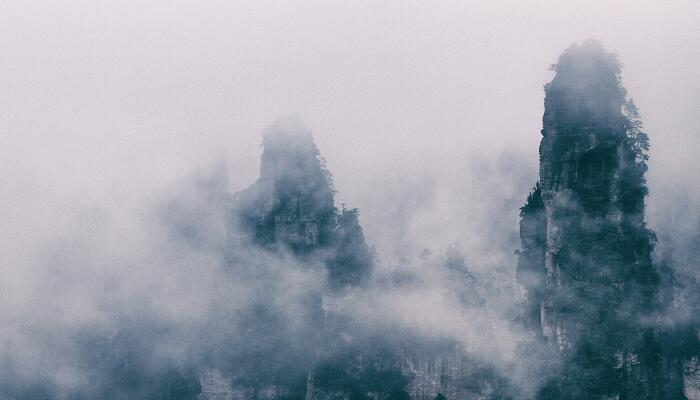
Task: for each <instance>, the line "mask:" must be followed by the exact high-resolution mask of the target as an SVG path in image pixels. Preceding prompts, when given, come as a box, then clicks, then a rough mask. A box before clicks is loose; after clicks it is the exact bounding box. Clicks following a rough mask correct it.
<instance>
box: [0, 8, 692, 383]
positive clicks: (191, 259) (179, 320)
mask: <svg viewBox="0 0 700 400" xmlns="http://www.w3.org/2000/svg"><path fill="white" fill-rule="evenodd" d="M698 20H700V4H699V3H698V2H697V1H694V0H688V1H669V2H665V3H664V4H663V6H660V5H659V3H658V2H653V1H614V2H604V1H558V2H546V1H507V2H505V1H504V2H489V3H488V4H486V3H484V2H480V3H476V2H457V1H455V2H438V3H436V2H429V3H428V2H406V1H385V2H381V3H377V2H370V1H348V2H325V1H304V2H281V1H280V2H258V1H251V2H219V1H198V2H186V1H172V2H150V3H149V4H148V5H145V4H142V3H138V2H78V1H54V2H43V1H7V2H4V3H3V4H1V5H0V54H1V55H2V58H1V59H0V60H1V61H0V109H1V110H2V112H0V185H1V187H2V191H1V192H0V253H1V254H2V265H1V266H0V293H2V294H0V321H2V328H0V342H2V343H3V347H5V348H6V349H9V350H7V351H5V350H3V352H2V356H1V358H2V360H3V361H2V362H3V363H4V364H5V365H13V366H14V367H15V370H16V371H14V373H16V374H18V376H20V375H26V376H29V377H31V379H36V380H40V379H42V378H41V376H43V374H47V375H51V377H52V378H51V381H52V382H54V383H56V382H57V384H58V385H59V386H65V387H75V386H79V385H82V384H85V382H82V381H81V379H83V376H82V373H81V372H80V371H77V372H76V371H75V370H74V369H75V368H77V367H76V366H75V363H71V362H70V361H67V360H70V359H71V358H73V357H76V358H77V356H76V352H78V350H76V348H74V347H73V346H76V344H75V343H74V342H73V339H72V337H73V335H75V334H78V333H79V331H82V330H95V331H99V332H109V331H110V330H111V331H117V330H118V329H120V328H121V327H123V326H126V325H129V324H132V323H134V322H133V321H134V320H138V319H139V318H143V319H146V320H150V321H151V322H149V324H150V323H153V324H154V325H158V324H159V323H161V321H165V322H162V324H163V325H167V326H168V327H169V328H168V329H167V330H168V332H169V333H168V334H166V335H165V336H164V338H163V340H162V341H161V342H160V343H159V346H156V347H157V348H156V349H155V350H153V351H154V353H156V354H157V357H161V356H162V357H163V359H164V360H163V362H164V363H166V364H178V362H180V363H184V361H183V359H185V358H187V357H189V355H188V354H190V353H188V352H186V351H185V350H183V349H191V348H193V347H197V346H202V347H203V348H206V347H207V346H210V347H211V348H216V346H217V344H216V343H213V344H210V343H208V344H206V345H201V342H202V341H206V340H211V341H213V342H214V341H215V340H216V339H215V338H214V339H211V338H210V339H203V336H201V335H204V332H201V331H200V330H198V329H197V328H196V327H199V326H201V325H202V324H205V323H206V321H208V320H209V319H210V318H213V317H212V315H214V316H216V315H219V313H222V314H227V313H228V314H232V315H235V316H236V317H235V318H238V316H239V315H241V314H239V313H238V312H237V311H236V310H241V309H244V308H245V307H246V306H248V305H250V304H251V302H253V299H255V300H257V299H258V298H259V292H265V291H267V290H270V287H268V286H266V285H267V284H268V283H269V282H271V280H270V279H266V277H262V278H260V277H258V276H257V275H256V273H254V272H251V271H250V270H249V269H248V267H246V266H247V265H258V264H260V263H267V265H271V266H273V267H271V268H272V270H267V271H266V272H265V274H271V275H270V276H283V278H282V279H280V282H279V283H277V284H279V285H282V286H283V287H281V288H280V287H273V289H274V290H275V291H277V292H278V293H279V296H278V297H275V298H273V299H271V300H270V301H272V302H278V303H279V304H282V305H284V307H290V308H294V307H295V306H296V305H297V304H301V303H303V299H301V298H303V294H300V292H299V291H300V290H301V288H309V287H313V286H314V285H318V284H319V283H318V282H319V279H320V278H319V275H318V274H321V272H319V269H317V268H316V269H314V268H312V269H310V270H309V269H304V268H296V267H294V268H291V269H290V268H285V267H286V266H289V265H293V264H294V263H295V261H293V260H291V259H284V261H283V262H282V263H280V262H279V260H274V261H270V260H268V261H264V260H263V261H261V260H260V259H259V257H260V255H259V254H257V253H256V254H249V255H246V256H245V257H243V261H241V264H240V265H242V266H240V268H241V269H240V270H237V271H239V272H241V271H244V272H241V274H242V275H241V276H245V277H246V278H241V279H234V280H229V279H227V278H226V277H227V276H229V275H227V273H225V272H223V271H221V268H222V267H221V265H220V264H219V262H218V258H217V254H218V252H220V251H221V248H222V247H223V246H224V242H225V240H226V236H227V233H226V227H225V226H224V224H225V223H226V220H225V218H226V207H227V204H228V203H227V202H228V201H229V200H228V199H229V196H231V195H232V194H233V193H235V192H237V191H239V190H242V189H244V188H245V187H247V186H249V185H250V184H251V183H253V182H254V181H255V179H256V177H257V176H258V174H259V169H260V161H259V157H260V152H261V150H260V145H261V142H262V132H263V130H264V129H265V128H266V127H267V126H269V125H270V123H272V122H273V121H274V120H276V119H277V118H278V117H281V116H285V115H298V116H299V117H300V118H301V119H303V121H304V124H305V125H306V126H307V127H308V128H309V129H310V130H311V131H312V133H313V136H314V139H315V141H316V144H317V146H318V148H319V150H320V152H321V155H322V156H323V157H324V158H325V160H326V162H327V166H328V169H329V170H330V171H331V172H332V174H333V180H334V184H335V189H336V190H337V191H338V193H337V195H336V199H335V201H336V205H337V206H338V207H340V204H341V203H347V204H348V207H358V208H359V209H360V222H361V223H362V226H363V228H364V231H365V237H366V239H367V241H368V242H369V243H370V244H371V245H372V246H374V248H375V250H376V253H377V256H378V262H377V266H376V268H377V269H378V270H379V271H382V272H384V273H391V272H392V271H393V270H394V269H396V268H397V266H398V265H399V264H401V263H402V262H405V260H413V261H412V262H413V263H414V266H413V267H412V268H415V269H417V270H418V271H420V269H421V268H423V267H421V262H416V261H415V260H419V259H422V260H424V261H422V262H424V263H426V264H429V263H430V262H432V261H430V260H428V261H425V260H426V258H430V257H433V258H437V259H439V258H440V257H442V256H444V254H445V252H446V251H447V249H448V248H449V247H450V246H452V247H453V248H455V249H459V251H460V252H461V253H462V254H463V255H464V258H465V263H466V265H467V267H468V268H469V270H470V271H471V272H473V273H474V274H475V276H477V278H478V279H480V281H481V282H488V285H491V286H490V287H489V288H487V289H485V290H487V291H488V293H489V294H494V293H502V294H503V296H496V297H491V298H490V299H489V302H490V304H489V307H488V309H489V310H490V311H489V312H491V313H493V312H496V313H499V312H501V313H503V314H500V315H496V316H493V315H490V314H489V315H485V314H482V310H478V309H470V310H469V312H473V313H477V314H472V318H473V320H479V318H483V319H486V320H488V321H490V322H489V323H492V324H493V326H494V328H493V331H492V332H497V333H499V334H501V335H502V336H498V335H496V336H492V337H491V338H487V339H488V340H486V339H484V338H483V332H479V331H473V329H474V327H473V326H470V327H467V328H465V327H463V326H455V325H451V324H443V323H442V322H444V321H453V320H454V315H455V314H454V312H455V311H454V308H453V306H454V305H453V304H445V303H441V301H444V299H443V298H442V297H440V296H436V297H434V298H432V300H431V301H432V302H433V303H429V304H428V305H424V306H425V307H429V308H430V310H435V309H438V310H441V311H444V313H445V314H444V315H441V314H436V313H434V312H432V311H426V310H423V311H420V310H418V311H417V310H416V308H415V304H416V303H418V302H419V299H421V298H425V296H424V294H426V295H427V294H429V293H434V292H431V291H434V290H440V289H441V288H442V287H443V286H444V284H445V281H443V280H442V278H441V277H440V276H437V277H435V278H434V281H430V282H424V286H422V288H423V289H424V290H425V291H424V292H422V291H416V292H415V293H414V296H416V297H415V298H411V297H409V298H402V299H401V301H398V300H397V299H398V297H399V296H393V295H392V292H391V291H388V292H382V293H379V292H376V293H375V292H372V293H371V294H369V295H368V298H370V299H372V300H373V301H376V302H377V303H374V304H382V307H381V308H379V309H380V310H390V311H391V315H392V316H395V317H396V321H398V322H397V323H399V324H402V326H404V327H410V328H416V329H418V328H420V326H423V325H421V324H423V323H425V324H427V325H429V326H432V327H433V328H434V329H438V330H439V331H440V335H446V336H449V337H456V338H461V339H463V340H464V342H465V343H463V344H465V345H466V346H467V347H469V346H472V347H473V346H477V347H479V348H481V349H484V350H483V352H482V353H479V354H480V355H485V354H486V353H494V352H495V353H499V355H498V356H497V357H495V358H496V359H497V361H498V362H500V361H503V362H504V363H507V362H512V355H510V356H509V355H508V353H509V352H512V350H513V348H514V346H515V345H516V344H517V342H518V340H519V336H518V335H520V333H519V332H512V331H510V330H508V329H506V328H504V327H501V326H499V324H500V323H501V322H503V320H507V319H509V318H510V317H511V316H510V315H507V313H508V312H510V311H509V307H510V305H512V304H513V302H517V301H518V295H519V294H518V288H517V287H516V286H515V285H514V284H513V282H514V274H515V265H516V256H515V255H514V254H513V251H514V250H515V249H517V248H518V247H519V239H518V232H517V223H518V207H520V205H522V203H523V202H524V200H525V197H526V196H527V192H528V190H529V189H530V188H531V187H532V184H533V183H534V182H535V181H536V180H537V160H538V153H537V148H538V143H539V140H540V138H541V135H540V129H541V128H542V113H543V96H544V93H543V89H542V86H543V84H544V83H546V82H547V81H549V80H551V78H552V76H553V73H552V72H551V71H550V70H549V69H548V68H549V65H550V64H552V63H555V62H556V60H557V57H558V55H559V54H560V53H561V52H562V51H563V50H564V49H565V48H566V47H568V46H569V45H570V44H571V43H574V42H581V41H583V40H585V39H588V38H595V39H599V40H601V41H602V42H603V44H604V45H605V46H606V47H607V49H608V50H610V51H613V52H615V53H617V54H618V56H619V58H620V60H621V61H622V63H623V65H624V68H623V72H622V77H623V82H622V83H623V85H624V86H625V87H626V89H627V90H628V92H629V95H630V97H632V98H633V99H634V100H635V103H636V104H637V106H638V107H639V109H640V113H641V116H642V119H643V121H644V124H645V128H646V131H647V132H648V133H649V136H650V139H651V151H650V161H649V172H648V174H647V179H648V183H649V188H650V196H649V198H648V199H647V204H648V209H647V220H648V221H649V222H650V225H651V227H652V228H653V229H655V230H657V231H658V232H659V237H660V239H661V243H660V246H661V248H662V249H673V248H675V247H677V246H683V245H684V243H687V241H688V240H690V239H689V238H690V237H691V236H692V235H693V234H695V232H697V227H698V221H700V180H698V179H697V178H696V177H695V175H694V171H695V170H696V169H697V165H696V164H697V162H696V154H697V152H698V151H700V136H699V135H698V128H697V127H698V126H700V116H699V114H698V110H700V76H699V75H698V71H700V35H699V34H698V27H697V21H698ZM183 221H184V222H183ZM178 223H182V224H183V226H188V227H192V226H194V227H195V228H196V229H194V230H193V231H188V233H187V234H186V235H185V236H186V237H185V238H184V239H183V238H182V235H183V233H182V229H181V226H180V227H179V225H177V224H178ZM173 227H175V228H173ZM188 229H189V228H188ZM674 236H677V237H676V238H675V239H674ZM674 240H675V242H674ZM676 242H677V243H676ZM183 243H184V244H183ZM664 246H665V247H664ZM426 255H428V256H426ZM421 257H423V258H421ZM402 260H403V261H402ZM250 268H252V267H250ZM290 271H291V272H290ZM248 273H249V274H250V275H246V274H248ZM275 274H276V275H275ZM418 274H419V275H420V272H418ZM267 278H269V276H267ZM251 282H261V283H260V286H259V287H257V286H255V285H256V284H251ZM263 283H264V284H263ZM222 293H223V294H227V295H226V296H224V295H223V294H222ZM228 294H233V295H228ZM372 296H381V298H377V297H372ZM358 301H359V300H358ZM222 302H223V303H222ZM356 304H359V305H361V304H362V302H361V301H359V303H356ZM365 306H366V307H359V311H357V312H358V313H360V314H362V313H363V312H366V313H369V314H371V313H372V312H377V310H376V309H375V310H372V307H373V306H372V305H371V304H366V305H365ZM406 307H412V308H410V309H406ZM232 310H233V311H232ZM290 312H292V311H290ZM292 313H293V312H292ZM154 315H155V317H154ZM363 315H364V318H368V319H370V320H371V318H373V317H372V315H368V314H363ZM431 318H432V319H431ZM124 321H127V322H124ZM421 321H423V322H421ZM149 324H145V325H149ZM418 325H420V326H418ZM149 326H150V325H149ZM149 329H150V328H149ZM154 329H155V328H154ZM301 331H303V329H301V330H300V332H301ZM28 332H31V335H28ZM295 332H296V331H295ZM477 353H478V352H477ZM173 359H177V360H179V361H177V362H175V361H173ZM78 364H79V363H78ZM37 366H41V368H39V369H37V368H38V367H37ZM59 367H60V368H59ZM64 367H65V368H66V370H65V371H63V370H61V368H64ZM37 371H38V372H37ZM57 371H58V372H57ZM6 380H11V377H10V376H3V381H6Z"/></svg>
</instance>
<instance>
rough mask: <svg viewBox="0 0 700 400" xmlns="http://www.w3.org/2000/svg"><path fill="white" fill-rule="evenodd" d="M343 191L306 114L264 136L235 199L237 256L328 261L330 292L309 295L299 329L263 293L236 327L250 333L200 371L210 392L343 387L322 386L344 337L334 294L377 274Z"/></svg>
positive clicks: (273, 393) (301, 392)
mask: <svg viewBox="0 0 700 400" xmlns="http://www.w3.org/2000/svg"><path fill="white" fill-rule="evenodd" d="M333 197H334V189H333V184H332V178H331V174H330V173H329V172H328V171H327V170H326V168H325V165H324V160H323V159H322V158H321V157H320V154H319V151H318V149H317V147H316V145H315V143H314V141H313V138H312V136H311V133H310V132H309V131H308V130H307V129H306V128H305V127H304V126H303V124H302V123H301V121H299V120H298V119H296V118H285V119H281V120H278V121H277V122H275V123H274V124H273V125H272V126H271V127H270V128H268V129H267V131H266V132H265V134H264V138H263V152H262V156H261V167H260V177H259V178H258V180H257V181H256V182H255V183H254V184H253V185H251V186H250V187H249V188H247V189H245V190H243V191H242V192H240V193H239V194H238V195H237V197H236V199H235V202H234V206H233V207H232V229H231V235H232V240H231V243H230V248H229V249H228V250H229V256H230V257H231V260H230V261H231V262H235V261H236V252H237V251H241V250H242V249H243V247H245V248H246V249H247V250H248V251H251V249H252V251H260V252H264V253H266V254H268V255H270V256H271V257H272V259H274V257H275V255H279V256H280V262H283V260H284V258H285V257H287V255H290V254H291V256H292V257H293V258H294V259H295V261H296V262H297V263H298V264H300V265H305V264H310V265H318V264H322V265H325V267H326V272H327V274H326V276H327V281H326V284H325V291H324V293H321V291H320V290H312V289H309V291H308V293H306V294H305V295H306V298H305V301H304V304H302V305H300V310H298V312H299V313H300V315H295V316H294V318H295V320H296V321H297V322H303V327H302V328H299V329H301V331H300V332H296V333H295V334H293V335H292V334H291V333H290V332H287V329H288V327H287V326H286V325H285V324H284V323H283V322H281V321H282V320H284V316H282V315H279V310H277V309H276V308H275V306H274V302H273V303H272V304H270V303H269V302H266V300H265V299H264V298H263V299H261V304H256V305H253V306H252V307H251V309H250V310H246V315H249V316H250V318H249V319H244V320H243V321H241V322H240V323H239V326H238V327H237V328H236V329H237V330H238V331H237V332H235V333H232V336H236V335H238V336H240V338H238V339H237V340H238V342H237V343H231V346H232V347H237V348H235V349H234V350H233V353H232V354H230V355H223V356H218V358H219V359H223V361H219V362H218V365H216V366H212V368H210V369H207V370H205V371H204V373H203V374H202V376H201V377H200V382H201V386H202V393H201V395H200V397H199V398H200V399H201V400H213V399H217V400H218V399H221V400H230V399H275V398H303V397H306V398H310V397H316V398H323V397H324V396H326V394H328V393H333V392H334V390H335V388H334V387H332V385H330V386H331V387H330V388H329V389H328V390H325V391H324V390H319V389H318V388H317V387H316V386H317V385H316V384H315V374H316V369H317V368H316V364H318V363H319V362H320V361H321V354H322V353H323V352H328V351H330V350H329V349H327V348H325V346H326V345H327V343H329V342H333V340H336V338H335V336H336V333H335V332H333V331H332V330H331V329H329V325H332V324H331V323H330V321H333V320H334V317H335V316H334V315H333V311H334V310H333V307H332V303H333V299H334V297H335V296H338V295H339V294H341V293H343V291H344V290H346V289H348V288H350V287H353V286H357V285H361V284H362V283H364V282H365V281H366V280H367V277H368V275H369V273H370V271H371V267H372V263H373V256H372V253H371V251H370V249H369V247H368V246H367V244H366V243H365V239H364V235H363V232H362V227H361V226H360V224H359V220H358V210H357V209H351V210H346V209H345V207H343V208H342V209H341V210H338V209H337V208H336V207H335V206H334V198H333ZM270 295H273V294H270ZM232 340H233V339H232ZM215 358H217V357H215Z"/></svg>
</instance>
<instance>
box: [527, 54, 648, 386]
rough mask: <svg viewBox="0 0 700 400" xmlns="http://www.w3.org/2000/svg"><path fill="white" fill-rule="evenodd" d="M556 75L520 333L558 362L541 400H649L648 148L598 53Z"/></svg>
mask: <svg viewBox="0 0 700 400" xmlns="http://www.w3.org/2000/svg"><path fill="white" fill-rule="evenodd" d="M552 69H553V70H554V71H555V72H556V75H555V77H554V79H553V80H552V81H551V82H550V83H548V84H547V85H545V111H544V116H543V121H542V125H543V128H542V132H541V133H542V140H541V142H540V147H539V154H540V169H539V182H538V183H537V185H536V186H535V188H534V189H533V191H532V192H531V194H530V196H528V200H527V202H526V204H525V206H523V207H522V209H521V222H520V234H521V240H522V251H521V252H520V257H519V262H518V271H517V272H518V278H519V280H520V282H521V283H522V285H523V286H524V288H525V289H526V291H527V303H528V305H527V312H526V321H527V325H528V326H529V328H530V329H531V331H532V332H533V334H534V335H535V336H536V337H540V338H542V339H543V340H544V341H546V342H547V343H549V344H550V345H551V347H552V348H553V349H555V350H556V352H558V353H559V354H561V356H562V359H563V360H564V364H563V365H564V367H563V368H562V370H561V371H558V378H556V379H553V381H552V382H553V383H552V384H551V387H549V388H545V389H544V392H546V393H550V396H549V397H547V396H544V397H545V398H559V397H560V396H561V393H567V394H566V398H620V399H622V398H656V397H654V396H655V394H658V393H659V391H660V388H659V387H657V386H658V385H657V381H658V379H657V377H655V376H653V375H654V374H655V373H656V372H654V371H655V370H654V368H656V364H654V363H656V361H648V362H647V360H652V359H653V360H656V358H653V357H651V356H649V357H647V355H649V354H648V353H649V351H650V350H649V349H651V348H653V347H654V343H655V336H654V335H655V334H654V331H653V329H650V328H649V327H648V326H644V323H643V321H644V320H645V318H646V316H648V315H651V314H652V313H653V312H654V310H655V307H656V303H655V293H656V290H657V286H658V279H659V278H658V274H657V272H656V270H655V268H654V266H653V264H652V260H651V253H652V251H653V246H654V240H655V237H654V234H653V232H651V231H650V230H648V229H647V228H646V225H645V223H644V198H645V196H646V194H647V188H646V184H645V180H644V173H645V172H646V169H647V166H646V160H647V155H646V151H647V150H648V148H649V146H648V138H647V136H646V134H645V133H643V132H642V131H641V122H640V121H639V116H638V114H637V110H636V107H635V106H634V104H633V103H632V102H631V100H627V99H626V91H625V89H624V88H623V87H622V85H621V84H620V63H619V62H618V60H617V57H616V56H615V55H614V54H612V53H609V52H607V51H606V50H605V49H604V48H603V47H602V45H601V44H600V43H598V42H595V41H588V42H585V43H583V44H582V45H573V46H571V47H569V48H568V49H567V50H566V51H565V52H564V53H563V54H562V55H561V56H560V57H559V60H558V63H557V64H555V65H553V66H552ZM652 364H654V365H652ZM553 393H560V394H559V395H556V394H553ZM640 396H641V397H640Z"/></svg>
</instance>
